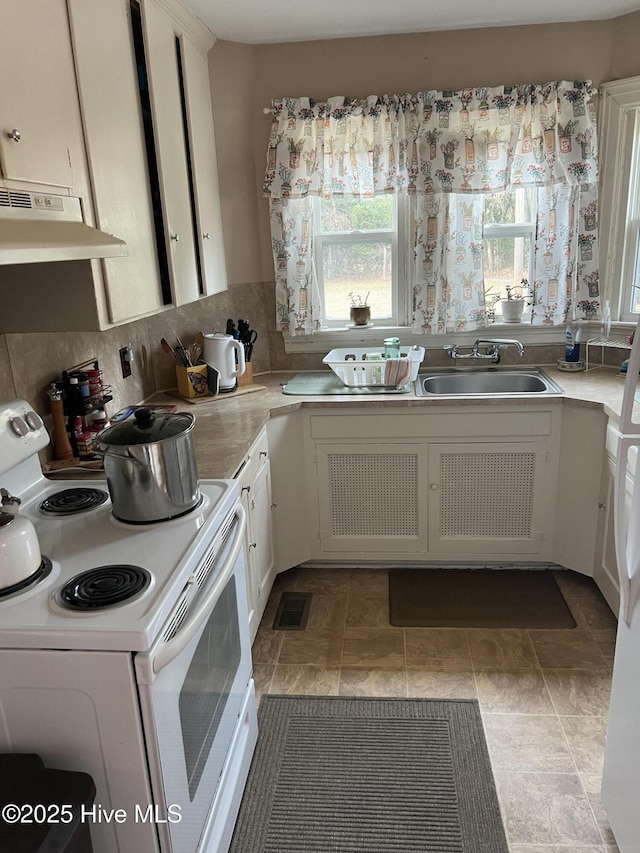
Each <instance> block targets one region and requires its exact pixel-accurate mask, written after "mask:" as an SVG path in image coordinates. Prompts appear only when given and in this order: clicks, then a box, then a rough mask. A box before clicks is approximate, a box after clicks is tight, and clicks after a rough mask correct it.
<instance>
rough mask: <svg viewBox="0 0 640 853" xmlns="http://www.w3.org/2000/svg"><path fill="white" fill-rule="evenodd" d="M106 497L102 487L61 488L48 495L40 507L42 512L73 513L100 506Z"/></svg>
mask: <svg viewBox="0 0 640 853" xmlns="http://www.w3.org/2000/svg"><path fill="white" fill-rule="evenodd" d="M107 498H108V494H107V492H105V491H103V490H102V489H87V488H83V487H81V486H78V487H76V488H73V489H62V491H60V492H54V494H52V495H49V497H48V498H45V499H44V500H43V501H42V503H41V504H40V509H41V510H42V511H43V512H47V513H54V514H57V515H73V514H75V513H77V512H84V511H85V510H88V509H93V508H94V507H96V506H100V505H101V504H103V503H104V502H105V501H106V499H107Z"/></svg>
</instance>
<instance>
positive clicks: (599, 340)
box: [585, 335, 631, 372]
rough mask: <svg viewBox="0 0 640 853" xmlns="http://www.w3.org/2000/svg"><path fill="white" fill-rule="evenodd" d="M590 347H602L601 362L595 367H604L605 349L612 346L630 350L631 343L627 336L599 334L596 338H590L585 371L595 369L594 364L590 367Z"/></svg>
mask: <svg viewBox="0 0 640 853" xmlns="http://www.w3.org/2000/svg"><path fill="white" fill-rule="evenodd" d="M589 347H598V348H599V349H600V364H596V365H595V367H603V366H604V351H605V349H606V348H607V347H611V348H612V349H625V350H630V349H631V344H630V343H629V341H628V340H627V339H626V338H607V337H603V336H602V335H599V336H598V337H596V338H589V340H588V341H587V345H586V350H587V355H586V363H585V372H586V371H587V370H593V369H594V366H593V365H592V366H591V367H589Z"/></svg>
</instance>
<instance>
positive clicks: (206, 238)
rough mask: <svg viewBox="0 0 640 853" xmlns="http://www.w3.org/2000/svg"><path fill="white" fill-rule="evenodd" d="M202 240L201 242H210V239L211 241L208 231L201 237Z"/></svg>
mask: <svg viewBox="0 0 640 853" xmlns="http://www.w3.org/2000/svg"><path fill="white" fill-rule="evenodd" d="M202 239H203V240H210V239H211V234H209V232H208V231H206V232H205V233H204V234H203V235H202Z"/></svg>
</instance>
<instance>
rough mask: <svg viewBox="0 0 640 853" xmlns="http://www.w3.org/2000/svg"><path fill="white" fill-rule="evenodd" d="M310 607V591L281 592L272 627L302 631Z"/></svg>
mask: <svg viewBox="0 0 640 853" xmlns="http://www.w3.org/2000/svg"><path fill="white" fill-rule="evenodd" d="M309 607H311V593H310V592H283V593H282V596H281V597H280V604H279V605H278V612H277V613H276V618H275V619H274V620H273V627H274V629H275V630H277V631H302V630H303V628H305V626H306V624H307V617H308V616H309Z"/></svg>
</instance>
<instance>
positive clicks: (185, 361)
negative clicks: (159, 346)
mask: <svg viewBox="0 0 640 853" xmlns="http://www.w3.org/2000/svg"><path fill="white" fill-rule="evenodd" d="M176 340H177V342H178V346H177V347H176V348H175V350H176V354H177V356H178V359H179V361H180V364H181V365H182V366H183V367H191V359H190V357H189V352H188V350H187V348H186V347H185V345H184V344H183V343H182V341H181V340H180V338H179V337H178V336H177V335H176Z"/></svg>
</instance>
